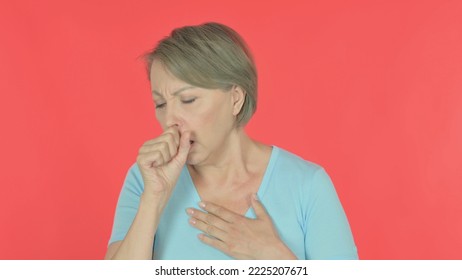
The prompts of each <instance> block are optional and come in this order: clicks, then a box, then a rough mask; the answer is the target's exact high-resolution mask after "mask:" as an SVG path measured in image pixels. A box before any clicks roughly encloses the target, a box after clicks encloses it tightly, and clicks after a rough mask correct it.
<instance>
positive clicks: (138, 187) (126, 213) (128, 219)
mask: <svg viewBox="0 0 462 280" xmlns="http://www.w3.org/2000/svg"><path fill="white" fill-rule="evenodd" d="M143 191H144V183H143V180H142V177H141V174H140V171H139V169H138V166H137V165H136V163H135V164H134V165H132V166H131V168H130V169H129V170H128V172H127V175H126V177H125V181H124V184H123V187H122V190H121V191H120V195H119V199H118V201H117V207H116V210H115V215H114V222H113V226H112V233H111V237H110V239H109V242H108V244H109V246H108V250H109V248H110V247H111V246H112V245H114V244H115V243H117V242H115V241H119V240H123V239H124V238H125V236H126V235H127V233H128V230H129V229H130V226H131V225H132V223H133V220H134V219H135V216H136V213H137V212H138V207H139V203H140V197H141V194H142V193H143ZM112 247H115V246H112Z"/></svg>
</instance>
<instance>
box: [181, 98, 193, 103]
mask: <svg viewBox="0 0 462 280" xmlns="http://www.w3.org/2000/svg"><path fill="white" fill-rule="evenodd" d="M194 101H196V98H192V99H189V100H182V101H181V102H183V103H184V104H190V103H193V102H194Z"/></svg>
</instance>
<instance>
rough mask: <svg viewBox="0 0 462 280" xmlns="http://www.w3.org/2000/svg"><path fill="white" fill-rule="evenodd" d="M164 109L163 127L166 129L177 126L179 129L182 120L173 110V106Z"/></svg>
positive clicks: (176, 111)
mask: <svg viewBox="0 0 462 280" xmlns="http://www.w3.org/2000/svg"><path fill="white" fill-rule="evenodd" d="M166 107H167V108H165V125H166V127H171V126H174V125H176V126H178V127H181V125H182V124H183V121H182V118H181V116H180V114H179V112H178V110H175V108H173V106H166Z"/></svg>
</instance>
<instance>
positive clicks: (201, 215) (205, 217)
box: [186, 208, 229, 232]
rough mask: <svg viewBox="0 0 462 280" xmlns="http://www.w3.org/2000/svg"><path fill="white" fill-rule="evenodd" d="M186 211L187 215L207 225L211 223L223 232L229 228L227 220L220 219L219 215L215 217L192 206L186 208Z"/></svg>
mask: <svg viewBox="0 0 462 280" xmlns="http://www.w3.org/2000/svg"><path fill="white" fill-rule="evenodd" d="M186 213H188V215H189V216H191V217H192V218H195V219H196V220H199V221H202V222H204V223H206V224H209V225H213V226H214V227H217V228H219V229H221V230H223V231H225V232H227V231H228V229H229V223H228V222H226V221H224V220H222V219H221V218H220V217H217V216H215V215H213V214H210V213H205V212H202V211H200V210H197V209H194V208H188V209H187V210H186Z"/></svg>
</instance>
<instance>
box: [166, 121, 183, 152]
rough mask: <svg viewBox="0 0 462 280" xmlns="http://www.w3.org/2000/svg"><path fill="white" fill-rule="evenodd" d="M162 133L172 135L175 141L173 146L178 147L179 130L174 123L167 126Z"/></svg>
mask: <svg viewBox="0 0 462 280" xmlns="http://www.w3.org/2000/svg"><path fill="white" fill-rule="evenodd" d="M163 134H165V135H169V136H172V137H173V141H174V143H175V147H176V148H178V145H180V130H179V128H178V126H176V125H174V126H171V127H169V128H167V129H166V130H165V131H164V133H163Z"/></svg>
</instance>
